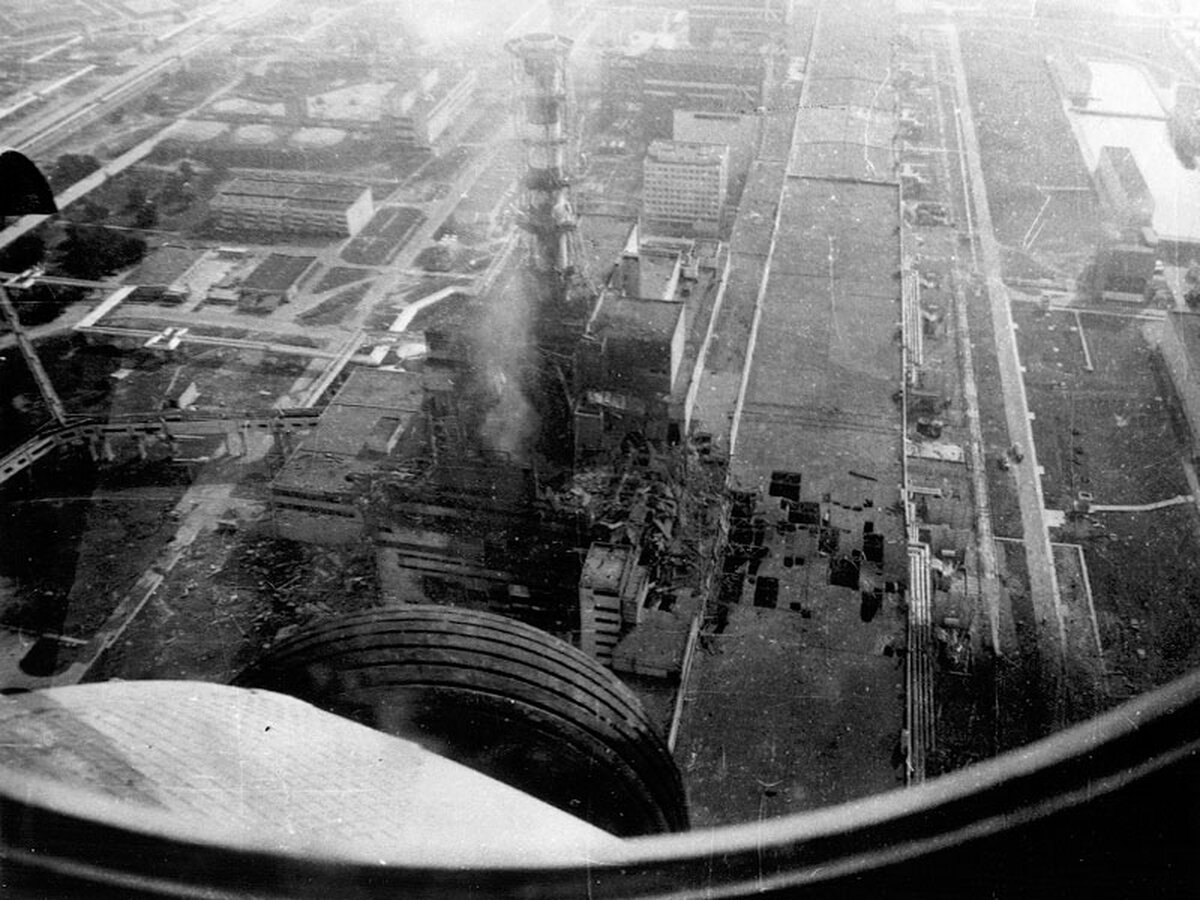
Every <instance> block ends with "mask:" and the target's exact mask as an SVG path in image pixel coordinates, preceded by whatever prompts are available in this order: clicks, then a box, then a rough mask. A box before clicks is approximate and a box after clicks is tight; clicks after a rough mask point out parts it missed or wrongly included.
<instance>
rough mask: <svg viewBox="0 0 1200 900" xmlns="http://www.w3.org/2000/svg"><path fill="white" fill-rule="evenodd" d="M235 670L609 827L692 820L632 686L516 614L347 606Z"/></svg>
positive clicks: (630, 831)
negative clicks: (353, 610) (346, 611)
mask: <svg viewBox="0 0 1200 900" xmlns="http://www.w3.org/2000/svg"><path fill="white" fill-rule="evenodd" d="M236 683H237V684H238V685H240V686H242V687H253V688H264V689H267V690H272V691H277V692H279V693H283V694H289V695H291V696H293V697H297V698H299V699H301V700H305V701H307V702H309V703H312V704H313V705H315V706H317V707H320V708H321V709H325V710H327V711H329V712H333V713H336V714H338V715H342V716H345V717H347V718H350V719H354V720H355V721H358V722H359V723H361V724H364V725H369V726H371V727H373V728H377V729H379V730H380V731H384V732H386V733H388V734H393V735H396V736H398V737H404V738H407V739H409V740H415V741H418V742H420V743H421V744H423V745H424V746H426V747H427V748H429V749H431V750H433V751H435V752H437V753H439V754H441V755H443V756H445V757H447V758H449V759H452V760H454V761H456V762H459V763H463V764H465V765H468V766H470V767H471V768H474V769H476V770H478V771H480V772H483V773H485V774H487V775H490V776H492V777H493V778H496V779H498V780H500V781H503V782H505V783H507V784H509V785H511V786H513V787H516V788H520V789H521V790H523V791H525V792H527V793H529V794H531V795H533V796H535V797H537V798H538V799H540V800H543V801H545V802H547V803H550V804H552V805H554V806H557V807H559V808H560V809H564V810H567V811H568V812H571V813H573V814H575V815H576V816H578V817H580V818H582V819H584V820H586V821H588V822H590V823H591V824H593V825H596V826H598V827H600V828H603V829H605V830H606V831H609V832H611V833H613V834H618V835H634V834H649V833H656V832H665V831H678V830H682V829H684V828H686V827H687V812H686V804H685V799H684V792H683V787H682V782H681V779H680V776H679V771H678V769H677V768H676V766H675V762H674V760H673V759H672V758H671V755H670V752H669V751H668V750H667V747H666V745H665V744H664V742H663V741H662V739H661V738H660V737H659V735H658V733H657V731H656V729H655V727H654V725H653V723H652V722H651V721H650V719H649V718H648V717H647V715H646V713H645V711H644V710H643V709H642V706H641V704H640V702H639V701H638V699H637V698H636V697H635V696H634V695H633V694H632V693H631V692H630V691H629V689H628V688H626V687H625V685H623V684H622V683H621V682H620V681H619V680H618V679H617V678H616V677H615V676H614V675H613V674H612V673H611V672H609V671H608V670H607V669H605V668H603V667H602V666H601V665H599V664H598V663H597V662H595V661H594V660H592V659H591V658H590V657H588V656H586V655H584V654H583V653H580V652H579V651H578V650H576V649H575V648H574V647H572V646H570V645H569V644H566V643H564V642H563V641H560V640H558V639H557V638H554V637H552V636H550V635H549V634H547V633H545V632H543V631H540V630H538V629H536V628H533V627H531V626H528V625H525V624H523V623H521V622H517V621H514V620H512V619H506V618H504V617H502V616H496V615H491V614H489V613H481V612H474V611H470V610H464V609H455V608H451V607H442V606H405V607H397V608H392V609H384V610H372V611H368V612H365V613H359V614H354V615H349V616H344V617H341V618H338V619H335V620H332V621H327V622H323V623H320V624H318V625H315V626H313V627H311V628H308V629H305V630H304V631H302V632H300V633H299V634H296V635H295V636H293V637H292V638H290V639H288V640H285V641H283V642H282V643H280V644H279V645H277V646H276V647H274V648H272V649H271V650H270V651H269V652H268V653H267V654H266V655H265V656H264V657H263V658H261V659H260V660H258V662H256V663H255V664H254V665H253V666H251V667H250V668H249V669H248V670H246V671H245V672H243V673H242V674H241V675H240V676H239V677H238V679H237V681H236Z"/></svg>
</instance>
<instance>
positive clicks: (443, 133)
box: [302, 66, 476, 152]
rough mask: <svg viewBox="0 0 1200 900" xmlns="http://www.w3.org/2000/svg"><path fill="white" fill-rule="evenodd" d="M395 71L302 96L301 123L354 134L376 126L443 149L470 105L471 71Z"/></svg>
mask: <svg viewBox="0 0 1200 900" xmlns="http://www.w3.org/2000/svg"><path fill="white" fill-rule="evenodd" d="M399 74H400V77H395V78H389V79H387V80H382V81H361V82H355V83H352V84H349V85H346V86H344V87H339V88H336V89H334V90H330V91H324V92H322V93H320V94H311V95H309V96H307V97H305V98H304V101H303V112H302V120H303V123H304V124H308V125H314V124H315V125H321V126H324V127H333V128H342V129H346V130H349V131H356V132H362V131H374V130H378V131H379V132H381V133H382V134H383V135H385V136H387V137H391V138H394V139H395V140H396V141H397V142H398V143H399V144H401V145H402V146H405V147H411V148H413V149H418V150H431V151H434V152H438V151H440V150H442V149H444V147H445V145H446V142H447V139H448V137H449V131H450V126H451V125H453V124H454V122H456V121H458V120H459V119H460V118H461V117H462V116H463V114H464V113H465V112H466V110H467V108H468V107H469V106H470V104H471V99H472V97H473V96H474V92H475V82H476V74H475V70H474V69H465V68H457V67H450V66H424V67H413V68H412V69H411V70H408V71H405V72H402V73H399Z"/></svg>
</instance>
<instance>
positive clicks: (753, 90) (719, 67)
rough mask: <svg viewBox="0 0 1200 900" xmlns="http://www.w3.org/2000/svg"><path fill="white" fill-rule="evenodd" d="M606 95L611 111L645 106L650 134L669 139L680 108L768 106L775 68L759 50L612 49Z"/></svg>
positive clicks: (604, 78) (604, 79)
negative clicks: (767, 96)
mask: <svg viewBox="0 0 1200 900" xmlns="http://www.w3.org/2000/svg"><path fill="white" fill-rule="evenodd" d="M600 64H601V69H600V79H601V99H602V102H603V108H604V110H605V111H606V113H607V114H608V115H613V116H615V115H617V114H618V113H619V112H620V111H622V110H624V109H627V108H630V107H632V106H637V107H640V108H641V110H642V113H641V115H642V118H643V121H644V122H645V124H646V125H647V127H648V128H649V129H650V133H651V134H653V135H654V136H656V137H660V138H668V137H669V136H670V134H671V125H672V119H673V113H674V110H676V109H695V110H706V111H716V112H738V113H752V112H754V111H756V110H758V109H759V108H760V107H762V106H763V105H764V97H765V96H766V94H765V92H766V87H767V84H768V83H769V81H770V79H771V77H772V71H773V69H774V66H773V60H772V57H771V56H770V55H769V54H766V53H761V52H757V51H738V50H725V49H703V50H702V49H696V48H683V47H670V46H659V45H650V46H639V47H636V48H628V49H625V50H618V51H611V50H610V51H606V52H605V54H604V55H603V57H602V58H601V63H600Z"/></svg>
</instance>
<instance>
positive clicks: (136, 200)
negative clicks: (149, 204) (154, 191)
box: [125, 184, 147, 210]
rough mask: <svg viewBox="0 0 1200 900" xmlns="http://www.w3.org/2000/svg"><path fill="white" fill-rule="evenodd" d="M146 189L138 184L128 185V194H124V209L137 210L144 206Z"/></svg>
mask: <svg viewBox="0 0 1200 900" xmlns="http://www.w3.org/2000/svg"><path fill="white" fill-rule="evenodd" d="M146 200H147V197H146V189H145V188H144V187H142V186H141V185H140V184H134V185H130V187H129V191H128V193H126V194H125V208H126V209H135V210H136V209H138V208H140V207H143V206H145V205H146Z"/></svg>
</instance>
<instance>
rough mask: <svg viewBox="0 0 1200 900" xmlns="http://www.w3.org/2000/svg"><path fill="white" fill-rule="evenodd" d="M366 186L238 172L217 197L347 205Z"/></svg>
mask: <svg viewBox="0 0 1200 900" xmlns="http://www.w3.org/2000/svg"><path fill="white" fill-rule="evenodd" d="M365 190H367V189H366V188H365V187H363V186H362V185H360V184H347V183H345V182H340V181H309V180H300V179H297V180H294V181H292V180H288V179H284V178H274V177H272V178H267V177H263V178H255V177H253V176H246V175H243V176H239V177H237V178H235V179H233V180H232V181H231V182H229V183H228V184H226V185H225V186H224V187H222V188H221V189H220V190H219V191H218V192H217V199H218V200H222V199H229V200H234V201H236V200H239V199H240V200H242V201H243V202H247V201H249V202H263V203H270V202H271V201H275V202H278V203H286V204H289V205H294V206H348V205H349V204H351V203H353V202H354V201H355V200H357V199H358V198H359V197H361V196H362V193H363V191H365Z"/></svg>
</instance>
